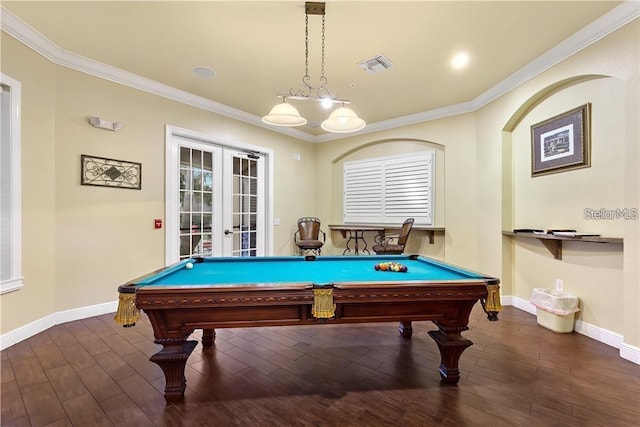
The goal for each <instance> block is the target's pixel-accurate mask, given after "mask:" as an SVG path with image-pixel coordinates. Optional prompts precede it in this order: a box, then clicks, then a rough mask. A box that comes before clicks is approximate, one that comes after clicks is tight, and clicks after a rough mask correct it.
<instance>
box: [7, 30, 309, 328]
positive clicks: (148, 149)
mask: <svg viewBox="0 0 640 427" xmlns="http://www.w3.org/2000/svg"><path fill="white" fill-rule="evenodd" d="M2 72H3V73H4V74H7V75H8V76H10V77H13V78H15V79H16V80H18V81H20V82H21V83H22V110H23V116H22V129H23V131H22V149H23V153H22V154H23V155H22V171H23V177H22V179H23V260H24V267H23V273H24V277H25V280H24V283H25V286H24V288H23V289H21V290H19V291H16V292H11V293H9V294H5V295H2V296H1V297H0V298H1V300H0V301H1V304H2V314H1V320H2V326H1V330H0V333H7V332H9V331H12V330H14V329H16V328H19V327H22V326H25V325H27V324H29V323H31V322H34V321H37V320H39V319H42V318H44V317H46V316H48V315H51V314H53V313H56V312H61V311H64V310H71V309H77V308H80V307H86V306H91V305H95V304H101V303H105V302H111V301H114V300H115V299H116V298H117V292H116V289H117V286H118V285H119V284H122V283H124V282H125V281H127V280H129V279H132V278H135V277H137V276H140V275H142V274H146V273H148V272H149V271H152V270H154V269H157V268H160V267H162V266H163V265H164V260H165V254H164V244H165V235H164V232H165V230H164V229H162V230H154V228H153V220H154V218H164V213H165V195H164V192H165V189H164V167H165V159H164V153H165V125H167V124H170V125H174V126H178V127H182V128H187V129H192V130H195V131H198V132H203V133H206V134H208V135H212V136H214V137H219V138H223V139H225V140H233V141H237V142H242V143H247V144H252V145H256V146H260V147H264V148H267V149H271V150H273V152H274V169H275V172H274V194H273V199H274V200H273V203H274V211H273V216H274V218H279V219H280V221H281V224H282V225H281V226H276V227H274V239H273V240H274V241H273V242H272V248H273V253H274V254H276V255H289V254H291V253H292V250H293V249H292V247H293V244H292V236H293V231H294V226H295V223H296V220H297V218H298V217H300V216H303V215H308V214H309V213H310V212H311V213H313V211H314V209H315V200H314V197H313V194H312V192H311V191H309V188H312V187H313V185H314V184H315V176H316V174H315V160H314V150H315V148H314V145H313V144H311V143H307V142H304V141H299V140H297V139H294V138H291V137H287V136H283V135H281V134H278V133H275V132H271V131H269V130H266V129H262V128H259V127H255V126H251V125H247V124H244V123H240V122H237V121H235V120H232V119H228V118H225V117H222V116H219V115H216V114H212V113H209V112H206V111H203V110H200V109H197V108H194V107H189V106H186V105H184V104H180V103H177V102H174V101H170V100H168V99H165V98H161V97H158V96H154V95H150V94H147V93H144V92H141V91H138V90H135V89H131V88H129V87H126V86H123V85H119V84H115V83H112V82H109V81H106V80H103V79H99V78H96V77H93V76H89V75H86V74H83V73H80V72H77V71H73V70H71V69H68V68H64V67H58V66H55V65H53V64H51V63H50V62H49V61H47V60H46V59H44V58H42V57H41V56H40V55H38V54H36V53H35V52H33V51H32V50H31V49H28V48H26V47H25V46H23V45H22V44H20V43H18V42H17V41H15V40H14V39H13V38H11V37H9V36H7V35H6V34H5V33H2ZM94 115H95V116H99V117H102V118H104V119H106V120H112V121H120V122H123V123H124V127H123V128H122V129H121V130H120V131H118V132H111V131H106V130H103V129H96V128H94V127H92V126H91V125H90V124H89V123H88V122H87V117H88V116H94ZM294 153H297V154H300V158H301V159H300V160H294ZM81 154H89V155H95V156H100V157H107V158H114V159H121V160H129V161H135V162H140V163H142V190H140V191H137V190H122V189H113V188H103V187H93V186H81V185H80V155H81Z"/></svg>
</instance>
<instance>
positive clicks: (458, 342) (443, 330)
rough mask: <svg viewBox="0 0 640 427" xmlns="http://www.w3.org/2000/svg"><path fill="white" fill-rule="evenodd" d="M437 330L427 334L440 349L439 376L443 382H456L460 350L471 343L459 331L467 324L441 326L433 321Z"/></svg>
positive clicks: (465, 328)
mask: <svg viewBox="0 0 640 427" xmlns="http://www.w3.org/2000/svg"><path fill="white" fill-rule="evenodd" d="M433 323H435V324H436V326H438V328H439V330H437V331H429V335H430V336H431V338H433V339H434V341H435V342H436V344H438V349H439V350H440V378H441V381H442V382H443V383H445V384H458V381H459V380H460V370H459V369H458V362H459V360H460V356H461V355H462V352H463V351H464V350H465V349H466V348H467V347H469V346H470V345H473V343H472V342H471V340H468V339H466V338H463V337H462V335H460V333H461V332H463V331H466V330H467V329H469V328H468V327H467V326H456V327H450V326H443V325H440V324H439V323H438V322H433Z"/></svg>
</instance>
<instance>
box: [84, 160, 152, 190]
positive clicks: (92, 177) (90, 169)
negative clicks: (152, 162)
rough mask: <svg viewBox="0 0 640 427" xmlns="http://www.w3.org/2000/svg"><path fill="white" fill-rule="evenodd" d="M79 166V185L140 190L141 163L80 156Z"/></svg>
mask: <svg viewBox="0 0 640 427" xmlns="http://www.w3.org/2000/svg"><path fill="white" fill-rule="evenodd" d="M80 165H81V177H80V184H82V185H97V186H99V187H113V188H128V189H133V190H140V189H142V164H141V163H135V162H128V161H126V160H116V159H107V158H104V157H95V156H88V155H86V154H82V155H81V156H80Z"/></svg>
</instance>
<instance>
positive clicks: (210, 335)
mask: <svg viewBox="0 0 640 427" xmlns="http://www.w3.org/2000/svg"><path fill="white" fill-rule="evenodd" d="M215 339H216V330H215V329H203V330H202V348H203V349H205V350H206V349H208V348H211V347H212V346H213V341H214V340H215Z"/></svg>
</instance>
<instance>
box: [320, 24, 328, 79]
mask: <svg viewBox="0 0 640 427" xmlns="http://www.w3.org/2000/svg"><path fill="white" fill-rule="evenodd" d="M324 19H325V15H322V62H321V63H320V80H323V81H324V84H326V83H327V78H326V77H325V76H324ZM324 84H323V85H322V86H324Z"/></svg>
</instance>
